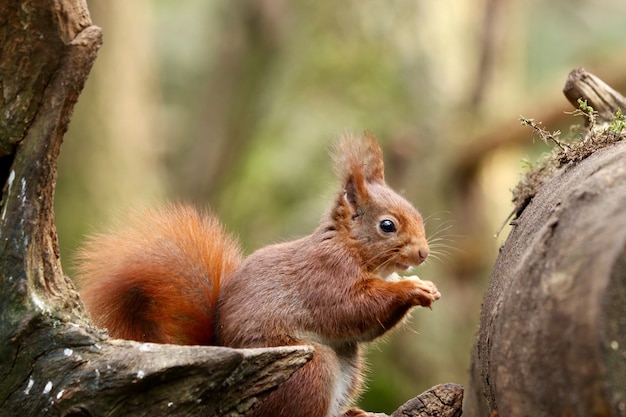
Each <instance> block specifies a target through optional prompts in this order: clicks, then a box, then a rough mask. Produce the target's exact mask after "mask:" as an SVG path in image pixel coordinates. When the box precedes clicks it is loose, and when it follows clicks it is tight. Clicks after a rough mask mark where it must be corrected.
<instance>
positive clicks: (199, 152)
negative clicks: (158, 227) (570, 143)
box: [56, 0, 626, 412]
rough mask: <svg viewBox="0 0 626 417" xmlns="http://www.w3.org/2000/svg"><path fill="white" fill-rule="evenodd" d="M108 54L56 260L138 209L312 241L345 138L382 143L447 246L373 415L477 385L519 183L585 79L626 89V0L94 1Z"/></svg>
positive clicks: (97, 75)
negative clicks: (206, 211)
mask: <svg viewBox="0 0 626 417" xmlns="http://www.w3.org/2000/svg"><path fill="white" fill-rule="evenodd" d="M88 3H89V7H90V10H91V13H92V18H93V21H94V23H95V24H97V25H99V26H101V27H102V28H103V29H104V36H105V43H104V46H103V47H102V49H101V50H100V53H99V56H98V59H97V61H96V63H95V66H94V69H93V71H92V74H91V77H90V79H89V80H88V83H87V85H86V87H85V90H84V93H83V95H82V96H81V98H80V101H79V103H78V105H77V106H76V111H75V115H74V118H73V121H72V124H71V126H70V131H69V133H68V135H67V137H66V140H65V144H64V148H63V150H62V152H61V161H60V167H59V184H58V188H57V197H56V199H57V200H56V216H57V225H58V231H59V238H60V244H61V251H62V259H63V262H64V266H65V269H66V273H68V274H69V275H70V276H71V275H72V268H71V259H72V256H73V252H74V251H75V249H76V248H77V247H79V246H80V244H81V242H82V240H83V239H84V236H85V234H87V233H89V232H92V231H94V230H98V229H101V228H102V227H104V226H106V225H107V224H109V223H110V222H111V221H112V220H113V219H114V218H115V217H117V216H118V215H119V214H120V213H123V212H124V211H125V210H127V209H129V208H132V207H138V206H146V205H154V204H158V203H159V202H162V201H165V200H182V201H189V202H193V203H195V204H197V205H199V206H201V207H211V208H212V210H214V211H215V212H216V213H217V214H218V215H219V216H220V217H221V218H222V219H223V221H224V223H225V224H226V226H227V228H228V229H229V230H230V231H232V232H233V233H235V234H237V235H238V236H239V237H240V238H241V240H242V242H243V244H244V246H245V248H246V251H247V252H250V251H252V250H254V249H255V248H258V247H261V246H264V245H267V244H269V243H272V242H276V241H280V240H285V239H291V238H295V237H298V236H302V235H304V234H307V233H309V232H310V231H311V230H312V229H313V228H315V227H316V225H317V222H318V219H319V218H320V216H321V215H322V213H323V212H324V210H326V208H327V207H328V205H329V202H330V196H332V195H333V193H334V192H336V190H337V184H336V183H335V181H334V178H333V175H332V170H331V166H330V162H329V158H328V154H327V152H328V149H329V147H330V144H331V143H332V141H333V140H334V139H335V138H337V137H338V136H339V135H340V134H342V133H343V132H345V131H348V130H351V131H354V132H362V131H364V130H369V131H371V132H373V133H374V134H375V135H376V136H377V137H378V138H379V139H380V140H381V142H382V143H383V147H384V150H385V154H386V164H387V179H388V182H389V183H390V185H392V186H393V187H394V188H395V189H396V190H399V191H400V192H402V193H403V194H404V195H405V196H406V197H407V198H408V199H409V200H411V201H412V202H414V204H415V205H416V206H417V207H418V208H419V210H420V211H421V212H422V214H423V215H424V217H426V218H427V219H428V220H427V224H426V227H427V232H428V234H429V236H430V237H431V241H432V242H433V247H434V248H435V250H434V252H435V253H434V254H433V256H432V257H431V259H429V260H428V261H427V263H426V264H425V265H424V266H422V267H420V268H418V270H417V271H416V272H417V273H418V274H419V275H420V276H421V277H422V278H424V279H430V280H432V281H434V282H435V283H436V284H437V286H438V287H439V288H440V290H441V292H442V294H443V297H442V299H441V300H440V301H439V302H437V303H436V304H435V306H434V308H433V310H432V311H429V310H418V311H415V312H414V313H413V314H412V319H411V321H410V323H409V324H408V325H407V326H404V328H402V329H399V330H396V331H394V332H392V334H391V335H390V336H388V337H387V338H386V340H385V341H382V342H378V343H376V344H375V345H374V346H373V347H371V348H370V351H369V358H370V362H371V367H370V383H369V385H368V386H369V389H368V391H367V393H366V394H365V395H364V396H363V398H362V400H361V404H362V406H363V407H365V408H367V409H371V410H376V411H387V412H389V411H392V410H394V409H395V408H396V407H397V406H399V405H400V404H401V403H403V402H404V401H405V400H407V399H409V398H410V397H413V396H414V395H416V394H418V393H420V392H421V391H423V390H424V389H427V388H429V387H430V386H432V385H435V384H437V383H442V382H457V383H461V384H465V383H466V382H467V369H468V366H469V358H470V351H471V346H472V342H473V336H474V333H475V331H476V328H477V324H478V316H479V310H480V304H481V299H482V294H483V291H484V290H485V288H486V286H487V283H488V279H489V271H490V268H491V266H492V264H493V262H494V260H495V257H496V255H497V252H498V246H499V245H500V244H501V242H502V240H503V239H504V238H505V235H506V233H507V229H505V230H504V232H503V233H501V234H500V236H499V237H498V238H495V237H494V234H495V232H496V231H497V229H498V228H499V226H500V224H502V223H503V222H504V221H505V219H506V218H507V216H508V215H509V213H510V211H511V210H512V205H511V203H510V199H511V198H510V189H512V188H513V187H514V185H515V184H516V183H517V181H518V179H519V177H520V173H522V172H523V171H524V169H527V168H525V166H526V165H528V164H527V163H525V162H524V160H529V161H534V160H535V159H536V158H537V156H538V155H539V154H541V153H542V152H545V151H547V150H548V148H547V147H546V146H545V145H544V144H542V143H534V142H539V141H538V140H533V137H532V132H531V131H530V129H529V128H524V127H522V126H521V125H520V124H519V121H518V118H519V116H520V115H524V116H526V117H530V118H534V119H535V120H537V121H542V122H543V123H544V126H545V127H546V128H547V129H549V130H556V129H561V130H562V131H567V130H568V129H569V126H570V125H572V124H575V123H580V121H579V120H575V119H573V118H572V116H569V115H566V114H564V111H566V110H571V108H570V106H569V104H568V103H567V101H566V100H565V98H564V97H563V96H562V94H561V89H562V87H563V85H564V82H565V80H566V77H567V74H568V73H569V71H570V70H571V69H574V68H576V67H581V66H583V67H585V68H586V69H587V70H589V71H591V72H593V73H595V74H596V75H598V76H600V77H601V78H603V79H604V80H605V81H607V82H608V83H609V84H611V85H612V86H613V87H614V88H616V89H617V90H620V91H622V92H624V91H626V71H625V68H626V54H625V52H626V2H624V1H623V0H594V1H593V2H592V1H583V0H575V1H572V0H553V1H540V0H530V1H519V0H517V1H515V0H483V1H461V0H457V1H452V2H436V1H428V0H396V1H384V2H383V1H371V0H347V1H341V2H334V1H319V0H300V1H297V2H296V1H287V0H259V1H250V0H244V1H230V0H213V1H206V0H187V1H173V0H134V1H127V0H106V1H105V0H90V1H88Z"/></svg>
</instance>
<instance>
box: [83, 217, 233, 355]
mask: <svg viewBox="0 0 626 417" xmlns="http://www.w3.org/2000/svg"><path fill="white" fill-rule="evenodd" d="M241 259H242V256H241V250H240V247H239V244H238V243H237V241H236V240H235V239H234V238H232V237H231V236H229V235H227V234H226V233H225V232H224V231H223V229H222V226H221V224H220V222H219V221H218V220H217V219H216V218H215V217H214V216H212V215H209V214H206V213H200V212H198V211H196V210H195V209H193V208H192V207H189V206H186V205H181V204H177V205H169V206H166V207H164V208H159V209H149V210H144V211H139V212H133V213H131V215H130V216H128V221H127V222H126V223H124V225H123V226H122V227H118V228H115V229H113V230H111V231H109V232H107V233H100V234H96V235H94V236H91V237H90V238H89V240H88V242H87V244H86V245H85V247H84V249H82V250H81V251H80V252H79V254H78V256H77V271H78V274H79V277H78V283H79V287H80V288H81V297H82V299H83V301H84V303H85V305H86V306H87V309H88V311H89V312H90V314H91V317H92V319H93V321H94V323H95V324H96V325H98V326H101V327H106V328H107V329H108V330H109V334H110V335H111V336H112V337H115V338H120V339H130V340H137V341H142V342H155V343H176V344H185V345H187V344H189V345H208V344H213V343H214V340H213V337H214V331H213V326H214V315H215V308H216V304H217V298H218V294H219V290H220V284H221V283H223V282H224V280H225V279H227V278H228V277H229V276H230V274H231V273H232V272H233V270H234V269H235V268H237V266H238V265H239V264H240V263H241Z"/></svg>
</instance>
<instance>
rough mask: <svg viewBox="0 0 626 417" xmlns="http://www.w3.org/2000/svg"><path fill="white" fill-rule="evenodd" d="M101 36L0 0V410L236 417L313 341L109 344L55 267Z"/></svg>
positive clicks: (439, 405) (71, 19)
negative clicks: (63, 179)
mask: <svg viewBox="0 0 626 417" xmlns="http://www.w3.org/2000/svg"><path fill="white" fill-rule="evenodd" d="M101 43H102V39H101V30H100V28H98V27H95V26H93V25H92V24H91V19H90V17H89V12H88V10H87V6H86V3H85V2H84V1H83V0H74V1H72V0H39V1H32V0H22V1H17V0H15V1H4V2H1V3H0V45H2V49H1V52H0V87H1V89H2V96H0V100H1V101H0V106H1V108H2V111H1V112H0V181H2V183H4V184H5V186H4V188H3V190H2V205H1V207H0V213H1V217H0V236H1V239H0V312H1V314H2V320H1V321H0V355H1V357H2V358H3V360H2V361H0V378H1V379H0V409H1V410H2V415H7V416H17V415H20V416H39V415H44V414H45V415H51V416H64V417H69V416H92V415H94V416H95V415H97V416H155V415H156V416H163V415H184V416H187V415H203V416H217V415H220V416H224V415H228V416H242V415H245V414H247V413H249V412H250V411H251V410H252V409H253V408H254V406H255V405H257V404H259V402H260V401H262V399H263V397H264V396H265V395H267V394H268V393H269V392H270V391H271V390H272V389H274V388H275V387H276V386H277V385H278V384H280V383H281V382H283V381H285V380H286V379H287V378H289V376H290V375H291V374H292V373H293V372H295V371H296V370H297V369H298V368H300V367H301V366H302V365H304V364H305V363H306V362H307V361H308V360H309V359H310V358H311V356H312V348H310V347H306V346H304V347H302V346H301V347H298V346H290V347H278V348H268V349H229V348H222V347H202V346H173V345H158V344H151V343H137V342H131V341H122V340H110V339H108V338H107V336H106V334H104V333H103V332H102V331H101V330H98V329H95V328H93V327H92V326H91V324H90V322H89V320H88V318H86V315H85V312H84V308H83V305H82V303H81V301H80V299H79V297H78V294H77V292H76V291H75V289H74V286H73V285H72V282H71V281H70V280H69V279H68V278H67V277H66V276H64V275H63V273H62V271H61V264H60V261H59V252H58V245H57V236H56V229H55V226H54V221H53V219H54V214H53V197H54V188H55V180H56V161H57V156H58V154H59V149H60V145H61V142H62V139H63V135H64V133H65V131H66V130H67V127H68V124H69V120H70V116H71V113H72V110H73V106H74V104H75V103H76V100H77V99H78V95H79V94H80V91H81V90H82V88H83V85H84V83H85V80H86V79H87V75H88V73H89V71H90V69H91V66H92V64H93V62H94V60H95V57H96V54H97V51H98V48H99V47H100V45H101ZM433 396H435V397H436V398H433ZM461 399H462V388H461V387H459V386H455V385H442V386H437V387H434V388H433V389H432V390H429V391H428V392H426V393H425V394H424V396H423V397H418V398H417V399H415V400H414V402H413V403H412V404H407V405H405V407H404V410H405V414H404V415H415V416H430V415H442V416H455V415H458V413H459V412H460V402H461ZM436 400H437V401H436ZM411 410H413V411H411ZM407 413H412V414H407ZM436 413H437V414H436Z"/></svg>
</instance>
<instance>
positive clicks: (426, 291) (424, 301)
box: [405, 275, 441, 307]
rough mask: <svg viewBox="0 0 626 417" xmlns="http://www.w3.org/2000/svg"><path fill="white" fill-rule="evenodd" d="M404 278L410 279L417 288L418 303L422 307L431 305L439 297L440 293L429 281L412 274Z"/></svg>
mask: <svg viewBox="0 0 626 417" xmlns="http://www.w3.org/2000/svg"><path fill="white" fill-rule="evenodd" d="M405 279H407V280H409V281H411V282H412V283H413V284H414V285H415V289H416V290H417V296H416V298H417V301H418V303H417V304H418V305H421V306H423V307H431V305H432V303H434V302H435V301H437V300H438V299H440V298H441V293H440V292H439V290H438V289H437V287H436V286H435V284H433V283H432V282H431V281H424V280H422V279H420V278H419V277H418V276H416V275H413V276H409V277H406V278H405Z"/></svg>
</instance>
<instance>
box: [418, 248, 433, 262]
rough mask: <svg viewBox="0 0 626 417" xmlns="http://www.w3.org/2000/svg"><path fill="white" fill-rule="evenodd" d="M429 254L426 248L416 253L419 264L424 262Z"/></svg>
mask: <svg viewBox="0 0 626 417" xmlns="http://www.w3.org/2000/svg"><path fill="white" fill-rule="evenodd" d="M429 254H430V249H429V248H428V247H425V248H420V249H419V250H418V253H417V256H418V257H419V263H420V264H421V263H422V262H424V261H425V260H426V258H428V255H429Z"/></svg>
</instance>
